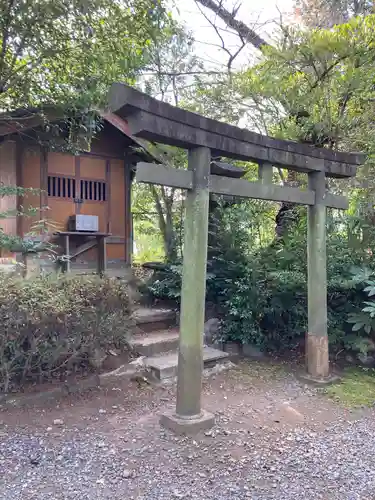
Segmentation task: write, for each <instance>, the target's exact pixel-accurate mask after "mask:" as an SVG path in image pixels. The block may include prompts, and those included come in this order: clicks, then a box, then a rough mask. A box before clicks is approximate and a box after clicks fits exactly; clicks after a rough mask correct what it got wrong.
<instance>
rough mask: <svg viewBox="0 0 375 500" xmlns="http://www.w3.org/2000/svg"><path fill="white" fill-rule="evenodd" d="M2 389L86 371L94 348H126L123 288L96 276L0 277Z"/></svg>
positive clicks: (127, 318)
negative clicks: (69, 372) (25, 278)
mask: <svg viewBox="0 0 375 500" xmlns="http://www.w3.org/2000/svg"><path fill="white" fill-rule="evenodd" d="M0 284H1V286H0V324H1V335H0V389H1V390H2V391H5V392H6V391H8V390H10V389H14V388H15V387H17V386H19V385H20V384H22V383H24V382H26V381H41V380H43V379H46V378H48V377H50V376H51V375H57V374H61V373H64V372H65V371H66V370H74V371H79V370H86V369H87V368H88V365H89V359H90V354H91V353H93V352H94V350H95V349H97V348H99V347H100V348H105V349H108V348H118V349H124V348H126V347H127V345H128V344H127V341H128V338H129V334H130V330H131V321H130V316H131V310H130V302H129V298H128V293H127V288H126V287H125V286H124V285H123V284H122V283H121V282H119V281H116V280H113V279H107V278H105V279H102V278H99V277H96V276H91V277H88V276H84V277H67V276H64V275H59V276H45V277H38V278H34V279H30V280H21V279H19V278H17V277H12V276H9V275H1V276H0Z"/></svg>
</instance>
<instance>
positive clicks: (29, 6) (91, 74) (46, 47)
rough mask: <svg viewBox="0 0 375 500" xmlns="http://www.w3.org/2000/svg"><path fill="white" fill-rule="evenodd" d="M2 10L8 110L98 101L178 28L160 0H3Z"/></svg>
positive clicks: (1, 84) (0, 75)
mask: <svg viewBox="0 0 375 500" xmlns="http://www.w3.org/2000/svg"><path fill="white" fill-rule="evenodd" d="M0 12H1V14H0V46H1V50H0V104H1V108H2V109H3V110H9V109H15V108H17V107H28V106H33V105H34V106H40V105H43V104H45V103H47V104H54V105H56V104H57V105H59V104H62V105H63V106H67V105H68V104H69V105H74V106H76V105H79V106H80V107H82V108H84V107H89V106H90V105H93V104H94V105H98V104H99V103H100V102H102V100H103V97H105V95H106V92H107V87H108V85H109V84H111V83H112V82H113V81H118V80H120V81H127V82H134V81H135V80H134V78H135V76H136V75H137V73H138V72H139V70H140V68H141V67H143V66H144V64H145V62H146V61H147V58H148V50H149V48H150V47H151V46H152V44H153V43H154V41H155V40H158V39H159V38H160V37H163V36H164V35H167V36H168V35H169V33H168V32H169V30H170V29H171V27H172V24H171V20H170V18H169V16H168V14H167V13H166V11H165V9H164V7H163V5H162V2H161V1H159V0H153V1H152V2H150V1H149V0H120V1H117V2H114V1H112V0H77V1H75V2H73V3H72V2H71V1H69V0H38V1H35V0H19V1H17V2H13V1H8V0H0ZM9 119H11V118H9Z"/></svg>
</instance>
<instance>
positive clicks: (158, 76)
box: [136, 25, 204, 262]
mask: <svg viewBox="0 0 375 500" xmlns="http://www.w3.org/2000/svg"><path fill="white" fill-rule="evenodd" d="M193 43H194V40H193V37H192V35H191V33H189V32H187V31H185V29H184V27H183V26H177V25H175V27H174V33H173V36H171V38H169V39H168V40H162V39H159V40H155V41H154V44H153V46H152V48H151V49H150V54H149V60H148V64H147V67H146V70H145V71H144V73H143V76H142V78H141V80H140V85H141V87H142V88H143V90H145V91H146V92H147V93H148V94H150V95H152V96H154V97H157V98H159V99H161V100H162V101H165V102H170V103H172V104H174V105H176V106H178V105H179V104H180V99H181V98H183V97H184V96H185V90H186V87H190V85H192V84H193V82H194V80H195V79H196V77H197V75H199V74H200V73H201V72H202V71H204V68H203V66H202V63H201V62H200V60H199V59H198V57H197V56H196V55H195V53H194V47H193ZM149 148H151V150H152V151H153V152H154V154H155V155H156V156H159V157H160V158H161V160H162V161H163V162H164V163H166V164H170V165H172V166H174V167H175V168H186V161H187V158H186V154H185V152H183V151H182V150H179V149H177V148H172V147H166V146H164V147H163V148H162V147H161V146H157V145H156V144H153V145H150V146H149ZM136 189H137V196H136V198H137V200H138V201H137V203H138V205H139V203H140V202H141V200H142V196H141V195H140V191H142V192H145V193H146V192H150V193H151V197H152V200H153V202H154V208H153V209H151V210H150V211H151V212H155V213H156V214H157V220H158V226H159V229H160V232H161V234H162V236H163V242H164V253H165V257H166V260H167V261H169V262H173V261H175V260H176V259H177V256H178V247H179V241H178V222H179V221H178V218H179V216H180V210H179V207H180V206H181V203H182V196H181V192H180V190H176V189H173V188H168V187H165V186H154V185H150V186H146V185H143V186H138V187H137V188H136ZM144 199H145V200H147V199H149V197H148V196H147V194H146V195H145V196H144ZM176 210H177V214H176Z"/></svg>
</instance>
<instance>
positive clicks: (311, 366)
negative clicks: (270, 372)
mask: <svg viewBox="0 0 375 500" xmlns="http://www.w3.org/2000/svg"><path fill="white" fill-rule="evenodd" d="M297 378H298V379H300V380H301V381H302V382H306V383H311V384H315V385H327V384H333V383H335V382H338V381H339V380H340V378H339V376H338V375H336V374H333V373H330V371H329V348H328V337H327V335H312V334H309V333H307V334H306V372H303V373H299V374H297Z"/></svg>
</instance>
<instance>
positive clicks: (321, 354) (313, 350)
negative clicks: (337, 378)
mask: <svg viewBox="0 0 375 500" xmlns="http://www.w3.org/2000/svg"><path fill="white" fill-rule="evenodd" d="M306 368H307V373H308V374H309V375H310V376H311V377H313V378H316V379H324V378H326V377H328V376H329V350H328V336H327V335H312V334H310V333H307V335H306Z"/></svg>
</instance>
